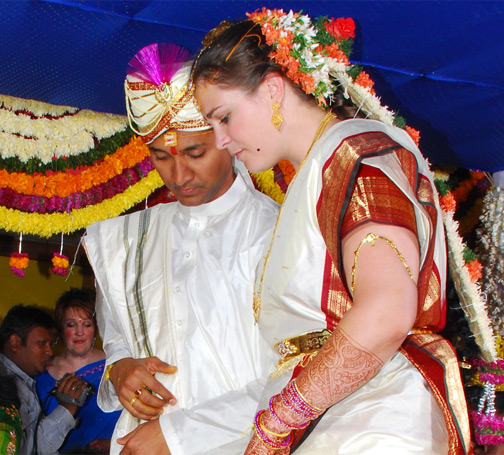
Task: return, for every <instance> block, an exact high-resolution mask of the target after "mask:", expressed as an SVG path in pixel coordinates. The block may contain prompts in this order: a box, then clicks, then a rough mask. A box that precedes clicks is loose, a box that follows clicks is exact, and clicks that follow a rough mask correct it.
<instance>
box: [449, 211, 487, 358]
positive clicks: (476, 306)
mask: <svg viewBox="0 0 504 455" xmlns="http://www.w3.org/2000/svg"><path fill="white" fill-rule="evenodd" d="M442 213H443V222H444V225H445V229H446V240H447V243H448V259H449V261H450V263H451V264H450V271H451V273H452V278H453V280H454V282H455V285H456V287H457V292H458V294H459V297H460V300H461V306H462V309H463V310H464V312H465V314H466V320H467V322H468V323H469V327H470V328H471V332H472V333H473V334H474V336H475V339H476V342H477V343H478V345H479V346H480V348H481V351H482V357H483V360H484V361H485V362H495V361H496V360H497V350H496V348H495V342H494V333H493V330H492V324H491V321H490V319H489V317H488V313H487V308H486V301H485V298H484V296H483V294H482V292H481V289H480V287H479V285H478V284H476V283H473V282H472V281H471V277H470V275H469V271H468V270H467V267H466V266H465V261H464V244H463V242H462V239H461V237H460V235H459V234H458V223H457V222H456V221H455V220H454V219H453V212H447V211H445V210H444V209H443V210H442Z"/></svg>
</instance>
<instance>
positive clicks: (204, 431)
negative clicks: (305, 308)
mask: <svg viewBox="0 0 504 455" xmlns="http://www.w3.org/2000/svg"><path fill="white" fill-rule="evenodd" d="M277 210H278V207H277V205H276V204H275V203H274V202H273V201H272V200H271V199H269V198H268V197H267V196H264V195H263V194H261V193H259V192H257V191H254V190H252V189H250V188H249V187H248V186H247V185H246V184H245V182H244V180H243V178H242V177H241V176H240V175H238V176H237V177H236V179H235V182H234V183H233V185H232V187H231V188H230V189H229V190H228V192H227V193H226V194H225V195H223V196H222V197H220V198H219V199H217V200H215V201H212V202H210V203H208V204H204V205H202V206H199V207H184V206H182V205H181V204H179V203H173V204H160V205H157V206H155V207H152V208H150V209H148V210H145V211H142V212H137V213H134V214H131V215H127V216H123V217H119V218H114V219H110V220H106V221H103V222H100V223H96V224H94V225H92V226H90V227H89V228H88V230H87V234H86V237H85V245H86V250H87V253H88V257H89V260H90V263H91V265H92V267H93V269H94V271H95V275H96V283H97V290H98V300H97V317H98V324H99V329H100V334H101V336H102V338H103V346H104V349H105V352H106V354H107V363H111V362H114V361H117V360H119V359H121V358H124V357H135V358H139V357H146V356H149V355H156V356H158V357H159V358H160V359H162V360H164V361H166V362H168V363H169V364H172V365H176V366H177V367H178V371H177V373H175V374H173V375H162V374H158V375H157V376H156V377H157V378H158V379H159V380H160V381H161V382H162V383H163V384H164V385H165V386H166V387H167V388H168V390H170V391H171V392H172V393H173V394H174V395H175V396H176V398H177V404H176V405H175V406H169V407H167V408H166V410H165V414H164V415H162V416H161V418H160V423H161V427H162V430H163V434H164V436H165V439H166V441H167V444H168V447H169V448H170V451H171V453H172V454H173V455H177V454H184V455H187V454H198V453H202V452H204V451H205V450H208V449H209V448H213V447H218V446H219V445H221V444H224V443H226V442H227V441H230V440H233V439H236V438H239V437H240V435H241V433H242V432H243V431H244V430H245V429H246V428H247V427H248V426H249V425H250V423H251V421H252V419H253V416H254V411H255V409H256V406H257V399H258V395H259V394H260V392H261V390H262V387H263V386H264V380H265V377H267V375H268V373H269V372H270V369H271V366H272V364H273V363H274V362H273V361H272V360H271V358H270V357H268V356H269V352H271V351H270V350H268V349H266V348H265V346H264V344H263V343H264V342H263V341H262V339H261V338H260V335H259V332H258V330H257V326H256V325H254V323H253V314H252V307H251V302H252V292H253V283H254V279H255V269H256V265H257V263H258V261H259V258H260V256H261V252H262V249H263V247H264V244H265V243H266V241H268V240H269V236H270V235H271V229H272V226H273V223H274V221H275V219H276V213H277ZM98 403H99V405H100V406H101V407H102V408H103V409H104V410H105V411H112V410H116V409H120V407H121V405H120V403H119V400H118V398H117V395H116V394H115V390H114V388H113V386H112V385H111V384H110V383H108V382H104V381H103V380H102V383H101V385H100V388H99V392H98ZM136 425H138V421H137V419H134V418H133V417H131V415H130V414H129V413H128V412H127V411H125V410H124V411H123V413H122V415H121V418H120V419H119V421H118V424H117V426H116V431H115V433H114V436H113V441H112V448H111V452H110V453H111V454H114V453H119V451H120V446H118V445H117V444H116V443H115V439H117V438H118V437H121V436H123V435H124V434H127V433H128V432H129V431H131V430H132V429H134V428H135V427H136Z"/></svg>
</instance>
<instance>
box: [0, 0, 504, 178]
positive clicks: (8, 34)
mask: <svg viewBox="0 0 504 455" xmlns="http://www.w3.org/2000/svg"><path fill="white" fill-rule="evenodd" d="M262 6H268V7H271V8H273V7H276V8H283V9H285V10H288V9H294V10H299V9H302V10H303V11H304V12H306V13H308V14H310V15H312V16H319V15H328V16H333V17H353V18H354V20H355V21H356V23H357V38H356V40H355V48H354V53H353V55H352V61H353V62H356V63H359V64H362V65H363V66H364V67H365V70H366V71H367V72H369V73H370V75H371V77H372V78H373V79H374V81H375V83H376V85H375V88H376V91H377V93H378V94H379V95H380V96H381V98H382V101H383V102H384V103H385V104H387V105H389V106H390V107H391V108H392V109H394V110H395V111H398V112H399V113H400V114H401V115H403V116H404V117H405V118H406V119H407V121H408V124H410V125H411V126H412V127H414V128H416V129H419V130H420V131H421V134H422V140H421V143H420V144H421V148H422V150H423V151H424V154H425V155H426V156H427V157H428V158H429V159H430V161H431V162H434V163H439V164H452V165H455V166H460V167H466V168H470V169H480V170H485V171H496V170H502V169H504V147H503V144H504V120H503V114H502V112H503V111H504V63H503V56H504V2H503V1H447V0H445V1H358V0H343V1H314V0H308V1H290V2H288V1H277V2H272V1H263V2H258V1H219V0H205V1H194V0H193V1H176V0H171V1H161V0H158V1H100V0H96V1H95V0H93V1H92V0H86V1H63V0H60V1H58V0H15V1H14V0H13V1H5V0H3V1H0V55H1V60H0V61H1V71H0V93H1V94H4V95H11V96H16V97H21V98H29V99H36V100H40V101H45V102H49V103H53V104H64V105H70V106H76V107H80V108H85V109H91V110H95V111H101V112H112V113H117V114H125V108H124V95H123V91H122V90H123V80H124V75H125V68H126V65H127V62H128V61H129V59H130V58H131V57H132V56H133V55H134V54H135V52H136V51H137V50H139V49H140V48H142V47H143V46H145V45H147V44H150V43H152V42H155V41H159V42H161V41H164V42H173V43H176V44H179V45H185V46H186V47H188V48H189V49H190V50H191V51H192V52H193V53H196V52H197V51H198V50H199V47H200V43H201V40H202V38H203V36H204V35H205V33H206V32H207V31H208V30H210V29H211V28H213V27H214V26H216V25H217V24H218V23H219V22H220V21H221V20H223V19H229V20H235V19H241V18H243V17H244V15H245V12H246V11H253V10H255V9H257V8H260V7H262Z"/></svg>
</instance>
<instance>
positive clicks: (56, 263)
mask: <svg viewBox="0 0 504 455" xmlns="http://www.w3.org/2000/svg"><path fill="white" fill-rule="evenodd" d="M51 261H52V264H53V268H52V269H51V272H52V273H55V274H56V275H61V276H66V274H67V273H68V267H69V266H70V262H69V260H68V257H67V256H65V255H64V254H63V233H62V234H61V246H60V251H59V253H53V257H52V259H51Z"/></svg>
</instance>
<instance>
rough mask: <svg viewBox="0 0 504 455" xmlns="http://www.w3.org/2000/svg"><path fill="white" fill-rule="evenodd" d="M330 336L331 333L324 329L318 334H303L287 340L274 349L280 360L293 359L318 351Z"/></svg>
mask: <svg viewBox="0 0 504 455" xmlns="http://www.w3.org/2000/svg"><path fill="white" fill-rule="evenodd" d="M330 336H331V331H330V330H327V329H324V330H320V331H318V332H310V333H305V334H303V335H299V336H297V337H293V338H287V339H285V340H283V341H281V342H280V343H277V345H276V349H277V351H278V353H279V354H280V355H281V356H282V360H287V359H288V358H290V357H295V356H298V355H300V354H311V353H313V352H314V351H318V350H319V349H320V348H321V347H322V346H324V343H325V342H326V341H327V340H328V339H329V337H330Z"/></svg>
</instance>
